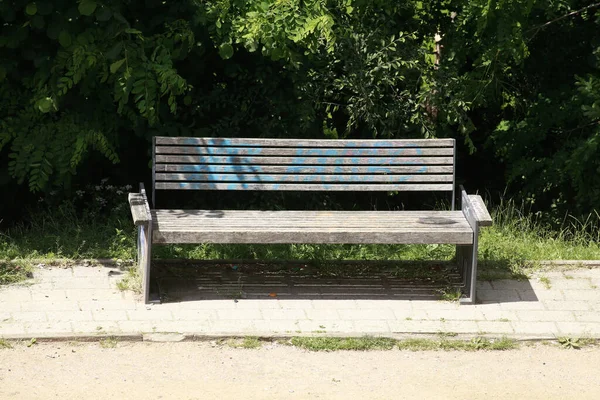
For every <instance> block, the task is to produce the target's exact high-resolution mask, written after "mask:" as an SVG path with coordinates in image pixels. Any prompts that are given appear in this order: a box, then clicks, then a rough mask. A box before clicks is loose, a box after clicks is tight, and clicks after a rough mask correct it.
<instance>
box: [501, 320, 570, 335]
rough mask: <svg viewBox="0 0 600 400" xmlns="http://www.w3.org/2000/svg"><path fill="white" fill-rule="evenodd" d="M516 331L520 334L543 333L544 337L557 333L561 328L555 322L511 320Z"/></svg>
mask: <svg viewBox="0 0 600 400" xmlns="http://www.w3.org/2000/svg"><path fill="white" fill-rule="evenodd" d="M510 323H511V325H512V327H513V329H514V330H515V333H517V334H520V335H541V336H543V337H551V336H552V335H557V334H558V333H559V329H558V327H557V326H556V323H554V322H539V321H536V322H526V321H511V322H510Z"/></svg>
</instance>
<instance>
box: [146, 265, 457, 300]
mask: <svg viewBox="0 0 600 400" xmlns="http://www.w3.org/2000/svg"><path fill="white" fill-rule="evenodd" d="M152 281H153V282H156V284H157V287H156V289H157V290H158V292H159V294H160V299H161V300H162V301H163V302H173V301H180V300H182V299H185V300H188V301H189V300H194V299H198V300H200V299H202V300H207V299H231V298H234V299H264V298H269V297H277V298H279V299H315V298H320V299H338V300H342V299H394V300H439V299H440V298H441V297H442V295H443V293H446V292H448V293H458V292H459V291H461V290H463V288H464V285H463V283H462V280H461V278H460V274H459V272H458V270H457V268H456V266H455V265H454V263H450V262H443V261H442V262H431V261H428V262H398V261H396V262H365V261H358V262H348V261H345V262H324V263H321V264H319V265H315V264H314V263H302V262H287V263H274V262H269V263H259V262H252V263H249V262H244V261H240V262H229V263H226V264H225V263H224V264H218V263H212V262H211V263H199V262H190V263H188V264H185V263H176V264H170V263H160V262H156V263H155V266H154V269H153V272H152Z"/></svg>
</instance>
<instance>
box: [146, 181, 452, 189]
mask: <svg viewBox="0 0 600 400" xmlns="http://www.w3.org/2000/svg"><path fill="white" fill-rule="evenodd" d="M155 188H156V189H158V190H298V191H306V190H324V191H327V190H337V191H346V190H350V191H394V190H403V191H452V184H426V183H421V184H417V183H415V184H412V185H411V184H336V183H331V184H329V183H324V184H317V183H305V184H300V183H298V184H287V183H282V184H279V183H189V182H181V183H173V182H156V185H155Z"/></svg>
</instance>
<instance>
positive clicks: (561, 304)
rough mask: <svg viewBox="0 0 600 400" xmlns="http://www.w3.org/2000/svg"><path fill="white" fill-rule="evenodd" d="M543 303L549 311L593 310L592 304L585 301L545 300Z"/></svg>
mask: <svg viewBox="0 0 600 400" xmlns="http://www.w3.org/2000/svg"><path fill="white" fill-rule="evenodd" d="M543 303H544V305H545V306H546V308H547V309H548V310H565V311H577V310H579V311H586V310H591V309H592V307H591V304H590V302H589V301H584V300H544V301H543Z"/></svg>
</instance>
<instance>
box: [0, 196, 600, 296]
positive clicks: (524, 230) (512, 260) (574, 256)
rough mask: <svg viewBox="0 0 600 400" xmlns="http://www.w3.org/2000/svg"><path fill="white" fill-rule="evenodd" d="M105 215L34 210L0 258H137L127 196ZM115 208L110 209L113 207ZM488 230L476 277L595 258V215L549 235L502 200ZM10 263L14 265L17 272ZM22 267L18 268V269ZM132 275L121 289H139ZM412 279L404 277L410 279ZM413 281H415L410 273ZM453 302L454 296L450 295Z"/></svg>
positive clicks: (599, 249) (282, 249)
mask: <svg viewBox="0 0 600 400" xmlns="http://www.w3.org/2000/svg"><path fill="white" fill-rule="evenodd" d="M111 204H112V206H111V208H110V210H111V212H107V213H105V214H99V213H97V212H96V210H95V209H93V208H91V207H90V208H89V209H87V210H84V211H83V212H78V211H76V207H75V205H73V204H72V203H62V204H60V205H58V206H54V207H52V208H50V207H48V208H47V209H44V210H39V211H37V212H34V213H32V215H31V217H30V218H29V222H28V223H21V224H19V225H17V226H14V227H11V228H10V229H5V230H4V232H0V260H15V259H21V260H31V259H44V260H48V261H52V260H55V259H57V258H65V259H71V260H80V259H84V258H113V259H121V260H131V259H134V258H135V255H136V231H135V229H134V226H133V223H132V221H131V216H130V215H129V210H128V206H127V203H126V202H125V195H121V196H119V197H118V198H117V200H114V201H112V203H111ZM115 204H116V205H115ZM492 217H493V219H494V226H492V227H489V228H485V229H483V230H482V231H481V235H480V241H479V261H480V263H479V279H481V280H493V279H505V278H512V279H526V278H527V277H528V276H530V275H531V273H532V272H536V271H540V270H542V269H543V268H542V266H541V265H540V264H539V263H538V262H537V261H539V260H548V259H552V260H566V259H569V260H587V259H600V229H598V227H599V226H600V216H599V215H595V216H593V217H590V218H588V219H586V220H584V221H581V220H576V219H573V218H566V219H565V221H564V222H563V225H562V226H561V227H559V228H558V229H555V230H552V229H550V228H548V227H547V226H546V225H544V224H543V223H541V222H540V220H539V219H538V218H536V217H535V216H534V215H532V214H530V213H528V212H527V210H526V209H525V208H524V207H519V206H517V205H516V204H515V203H514V202H511V201H507V202H503V203H501V204H500V205H499V206H497V207H495V208H494V209H493V210H492ZM153 255H154V257H156V258H158V259H171V258H177V259H208V260H215V259H216V260H218V259H220V260H222V259H246V260H264V261H273V260H276V261H281V260H306V261H308V262H310V263H312V264H313V265H317V266H319V267H320V269H321V270H322V273H323V275H327V274H329V275H330V276H336V274H340V273H343V272H344V271H345V268H344V266H343V265H339V264H337V266H336V264H335V261H340V260H359V261H361V260H370V261H381V262H384V261H385V262H393V261H402V260H410V261H414V262H416V263H418V262H421V261H429V260H436V261H450V260H452V259H453V257H454V246H451V245H435V244H434V245H350V244H349V245H313V244H290V245H215V244H202V245H165V246H155V247H154V248H153ZM16 266H19V267H20V268H19V269H17V268H16ZM21 268H25V267H21V266H20V265H19V264H18V263H15V262H7V261H0V284H2V283H13V282H18V281H20V280H22V279H24V277H26V276H27V269H26V268H25V269H21ZM20 269H21V270H20ZM415 271H418V270H416V269H414V268H406V269H402V268H399V269H398V271H397V272H398V274H399V275H402V276H407V275H406V274H418V273H419V272H415ZM134 274H135V272H131V275H128V276H127V277H126V279H128V281H125V282H123V283H122V285H123V287H124V288H125V287H126V288H127V289H129V288H130V287H133V288H135V287H137V279H138V278H137V277H136V276H134ZM408 276H410V275H408ZM415 277H416V278H418V277H419V276H415ZM450 297H451V298H453V297H454V296H453V294H450Z"/></svg>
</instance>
